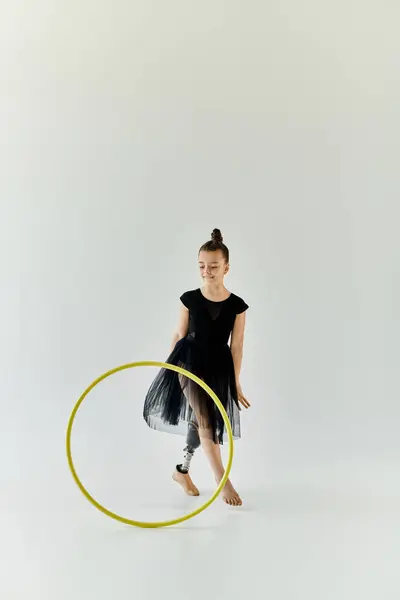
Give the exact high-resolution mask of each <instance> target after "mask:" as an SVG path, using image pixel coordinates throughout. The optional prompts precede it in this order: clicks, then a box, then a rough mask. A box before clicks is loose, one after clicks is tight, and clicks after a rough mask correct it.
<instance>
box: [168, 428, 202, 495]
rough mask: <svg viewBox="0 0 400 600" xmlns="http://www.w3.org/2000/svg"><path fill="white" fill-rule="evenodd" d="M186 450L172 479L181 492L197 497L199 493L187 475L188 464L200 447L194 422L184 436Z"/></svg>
mask: <svg viewBox="0 0 400 600" xmlns="http://www.w3.org/2000/svg"><path fill="white" fill-rule="evenodd" d="M186 444H187V445H186V448H185V450H184V452H185V455H184V461H183V464H181V465H177V466H176V470H175V471H174V474H173V476H172V478H173V479H174V481H176V482H177V483H179V485H181V487H182V488H183V490H184V491H185V492H186V494H188V495H189V496H199V495H200V492H199V490H198V489H197V487H196V486H195V485H194V483H193V481H192V479H191V477H190V475H189V467H190V462H191V460H192V458H193V454H194V453H195V450H196V449H197V448H198V447H199V446H200V437H199V432H198V427H197V424H196V423H195V422H190V423H189V426H188V433H187V436H186Z"/></svg>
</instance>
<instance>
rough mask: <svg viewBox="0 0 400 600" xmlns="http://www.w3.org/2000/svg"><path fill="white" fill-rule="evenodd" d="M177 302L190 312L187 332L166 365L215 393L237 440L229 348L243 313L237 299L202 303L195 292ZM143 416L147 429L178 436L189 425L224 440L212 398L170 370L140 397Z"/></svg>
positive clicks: (243, 306)
mask: <svg viewBox="0 0 400 600" xmlns="http://www.w3.org/2000/svg"><path fill="white" fill-rule="evenodd" d="M181 301H182V303H183V304H184V305H185V306H186V307H187V308H188V310H189V330H188V334H187V335H186V337H184V338H183V339H181V340H179V341H178V342H177V344H176V345H175V348H174V349H173V351H172V352H171V354H170V356H169V357H168V358H167V360H166V362H167V363H170V364H174V365H177V366H180V367H183V368H184V369H186V370H188V371H190V372H191V373H193V374H195V375H197V377H199V378H200V379H202V380H203V381H205V382H206V383H207V384H208V385H209V386H210V388H211V389H212V390H213V391H214V392H215V393H216V394H217V396H218V398H219V399H220V401H221V403H222V405H223V406H224V408H225V410H226V412H227V414H228V418H229V421H230V423H231V427H232V431H233V436H234V438H235V439H237V438H239V437H240V415H239V405H238V400H237V390H236V382H235V371H234V365H233V359H232V353H231V350H230V347H229V345H228V343H229V338H230V335H231V333H232V329H233V326H234V323H235V319H236V315H238V314H240V313H242V312H244V311H245V310H247V309H248V305H247V304H246V302H244V300H243V299H242V298H240V297H239V296H236V295H235V294H231V295H230V296H229V297H228V298H227V299H226V300H223V301H221V302H213V301H210V300H207V299H206V298H205V297H204V296H203V294H202V292H201V290H200V289H196V290H191V291H188V292H185V293H184V294H182V296H181ZM143 416H144V419H145V421H146V423H147V424H148V425H149V427H151V428H153V429H157V430H159V431H167V432H170V433H177V434H181V435H186V434H187V426H188V425H189V424H190V423H192V424H193V423H194V424H195V426H196V427H198V428H199V429H200V430H201V435H207V436H209V437H210V438H212V439H213V440H214V441H215V442H219V443H223V440H224V439H225V438H226V431H225V424H224V422H223V419H222V416H221V414H220V412H219V410H218V408H217V406H216V405H215V403H214V401H213V399H212V398H211V397H210V396H209V395H208V394H207V393H206V391H205V390H203V389H202V388H201V387H200V386H199V385H198V384H197V383H196V382H193V381H192V380H191V379H189V378H187V377H186V376H183V375H180V374H179V373H176V372H175V371H171V370H169V369H162V370H160V371H159V372H158V374H157V376H156V377H155V379H154V381H153V382H152V384H151V386H150V388H149V390H148V392H147V394H146V398H145V402H144V409H143Z"/></svg>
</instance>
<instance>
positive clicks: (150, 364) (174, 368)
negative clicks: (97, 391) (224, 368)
mask: <svg viewBox="0 0 400 600" xmlns="http://www.w3.org/2000/svg"><path fill="white" fill-rule="evenodd" d="M134 367H160V368H165V369H170V370H171V371H176V372H177V373H180V374H181V375H186V377H188V378H189V379H192V380H193V381H195V382H196V383H198V384H199V385H200V386H201V387H202V388H203V389H204V390H205V391H206V392H207V393H208V394H209V395H210V396H211V398H212V399H213V400H214V402H215V404H216V405H217V407H218V409H219V411H220V413H221V415H222V417H223V419H224V423H225V426H226V430H227V433H228V441H229V458H228V462H227V465H226V469H225V474H224V476H223V478H222V480H221V482H220V484H219V486H218V487H217V489H216V490H215V492H214V494H213V495H212V497H211V498H210V499H209V500H207V502H205V503H204V504H203V505H202V506H200V507H199V508H197V509H196V510H194V511H192V512H191V513H189V514H187V515H184V516H183V517H179V518H177V519H171V520H170V521H154V522H151V521H149V522H147V521H135V520H133V519H127V518H125V517H121V516H119V515H117V514H115V513H113V512H111V511H110V510H108V509H107V508H105V507H104V506H102V505H101V504H100V503H99V502H97V500H95V499H94V498H93V497H92V496H91V495H90V494H89V492H88V491H87V490H86V488H85V487H84V485H83V483H82V482H81V480H80V479H79V477H78V474H77V472H76V470H75V467H74V463H73V460H72V452H71V434H72V427H73V424H74V421H75V417H76V414H77V412H78V409H79V407H80V406H81V404H82V402H83V401H84V399H85V398H86V396H87V395H88V394H89V392H90V391H91V390H92V389H93V388H94V387H95V386H96V385H97V384H98V383H100V382H101V381H103V379H106V378H107V377H110V375H113V374H114V373H117V372H118V371H123V370H125V369H132V368H134ZM66 449H67V458H68V465H69V468H70V470H71V473H72V476H73V478H74V480H75V483H76V484H77V486H78V487H79V489H80V490H81V492H82V494H83V495H84V496H85V497H86V498H87V500H89V502H90V503H91V504H93V506H95V508H97V509H98V510H99V511H101V512H102V513H104V514H105V515H107V516H108V517H111V518H112V519H115V520H116V521H119V522H120V523H125V524H126V525H132V526H135V527H144V528H156V527H168V526H170V525H177V524H178V523H183V521H187V520H188V519H191V518H192V517H195V516H196V515H198V514H199V513H201V512H203V510H205V509H206V508H208V507H209V506H210V504H212V503H213V502H214V500H215V499H216V498H217V497H218V495H219V494H220V492H221V490H222V488H223V487H224V485H225V483H226V482H227V480H228V477H229V473H230V470H231V467H232V461H233V434H232V428H231V424H230V422H229V419H228V415H227V414H226V411H225V409H224V407H223V405H222V403H221V401H220V400H219V398H218V396H217V395H216V394H215V393H214V392H213V390H212V389H211V388H210V387H209V386H208V385H207V384H206V383H205V382H204V381H202V380H201V379H199V378H198V377H197V376H196V375H193V373H190V371H186V369H183V368H182V367H177V366H176V365H172V364H169V363H164V362H157V361H142V362H133V363H128V364H126V365H121V366H120V367H116V368H115V369H112V370H111V371H107V373H104V374H103V375H101V376H100V377H98V379H96V380H95V381H94V382H93V383H92V384H91V385H90V386H89V387H88V388H87V389H86V390H85V391H84V392H83V394H82V396H81V397H80V398H79V400H78V401H77V403H76V404H75V407H74V409H73V411H72V413H71V416H70V418H69V422H68V427H67V438H66Z"/></svg>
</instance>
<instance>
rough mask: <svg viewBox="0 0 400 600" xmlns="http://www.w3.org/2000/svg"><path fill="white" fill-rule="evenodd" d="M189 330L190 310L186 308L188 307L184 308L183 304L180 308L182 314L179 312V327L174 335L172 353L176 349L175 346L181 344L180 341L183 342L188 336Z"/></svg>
mask: <svg viewBox="0 0 400 600" xmlns="http://www.w3.org/2000/svg"><path fill="white" fill-rule="evenodd" d="M188 329H189V310H188V309H187V308H186V306H184V305H183V304H182V305H181V308H180V312H179V320H178V326H177V328H176V330H175V333H174V335H173V338H172V346H171V352H172V350H173V349H174V348H175V345H176V344H177V342H179V340H181V339H182V338H184V337H185V336H186V335H187V332H188Z"/></svg>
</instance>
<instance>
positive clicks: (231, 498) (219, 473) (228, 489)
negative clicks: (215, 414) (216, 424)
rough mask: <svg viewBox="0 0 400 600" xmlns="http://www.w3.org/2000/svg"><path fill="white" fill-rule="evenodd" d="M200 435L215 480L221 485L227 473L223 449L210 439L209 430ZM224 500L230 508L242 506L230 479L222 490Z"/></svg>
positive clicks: (201, 432) (201, 431)
mask: <svg viewBox="0 0 400 600" xmlns="http://www.w3.org/2000/svg"><path fill="white" fill-rule="evenodd" d="M199 433H200V439H201V445H202V448H203V450H204V453H205V455H206V456H207V459H208V462H209V463H210V466H211V469H212V470H213V473H214V476H215V480H216V482H217V483H218V484H219V482H220V481H221V479H222V478H223V476H224V473H225V469H224V465H223V463H222V457H221V447H220V445H219V444H216V443H215V442H214V440H212V439H211V438H210V435H209V432H208V430H202V429H201V430H200V431H199ZM222 499H223V500H224V502H226V504H229V505H230V506H241V505H242V500H241V498H240V496H239V494H238V493H237V492H236V490H235V488H234V487H233V485H232V483H231V482H230V480H229V479H228V481H227V482H226V484H225V486H224V489H223V490H222Z"/></svg>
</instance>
